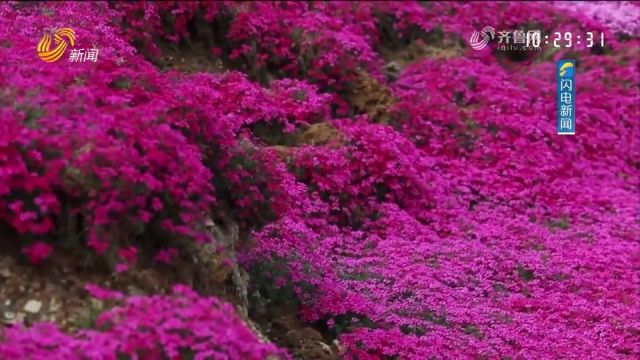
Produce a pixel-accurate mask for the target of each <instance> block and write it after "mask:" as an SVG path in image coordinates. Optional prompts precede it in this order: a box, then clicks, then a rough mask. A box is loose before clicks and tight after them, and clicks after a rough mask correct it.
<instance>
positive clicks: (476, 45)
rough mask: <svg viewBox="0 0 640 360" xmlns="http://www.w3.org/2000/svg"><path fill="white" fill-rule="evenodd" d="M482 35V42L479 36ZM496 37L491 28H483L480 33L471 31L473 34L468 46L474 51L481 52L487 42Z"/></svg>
mask: <svg viewBox="0 0 640 360" xmlns="http://www.w3.org/2000/svg"><path fill="white" fill-rule="evenodd" d="M481 35H482V40H480V36H481ZM494 37H496V29H494V28H492V27H491V26H485V27H484V28H483V29H482V30H481V31H480V32H477V31H475V30H473V34H471V38H470V39H469V44H471V47H472V48H473V49H474V50H482V49H484V47H485V46H487V44H488V43H489V41H491V40H493V38H494Z"/></svg>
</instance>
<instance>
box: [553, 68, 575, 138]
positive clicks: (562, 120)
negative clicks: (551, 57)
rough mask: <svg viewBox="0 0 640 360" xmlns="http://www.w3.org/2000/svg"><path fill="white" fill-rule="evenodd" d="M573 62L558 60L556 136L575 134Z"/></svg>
mask: <svg viewBox="0 0 640 360" xmlns="http://www.w3.org/2000/svg"><path fill="white" fill-rule="evenodd" d="M575 68H576V61H575V60H558V63H557V69H556V71H557V74H558V86H557V89H558V102H557V107H558V123H557V130H558V135H575V134H576V106H575V105H576V86H575V85H576V83H575Z"/></svg>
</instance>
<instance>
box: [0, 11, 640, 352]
mask: <svg viewBox="0 0 640 360" xmlns="http://www.w3.org/2000/svg"><path fill="white" fill-rule="evenodd" d="M602 9H606V11H604V10H602ZM639 9H640V7H638V5H637V4H635V3H626V2H625V3H623V4H616V3H594V4H591V3H567V2H557V3H549V2H539V3H536V2H512V3H506V2H498V3H487V2H465V3H456V2H432V3H417V2H416V3H414V2H361V3H358V2H322V3H316V2H257V3H246V2H237V3H236V2H227V1H225V2H159V3H152V2H134V3H107V2H67V3H62V2H61V3H2V4H0V39H2V40H0V58H1V59H2V61H3V62H2V65H0V94H1V97H0V222H1V223H2V225H3V226H5V225H6V226H7V227H8V228H10V229H11V231H12V232H14V233H16V234H18V237H17V238H18V240H17V243H12V244H8V245H10V246H9V247H11V246H13V247H18V248H19V251H18V252H17V253H16V256H19V257H20V258H21V259H23V260H26V261H28V262H30V263H32V264H33V265H34V266H42V265H43V264H46V263H47V261H48V260H49V259H50V258H51V257H52V256H55V254H56V252H57V251H59V250H60V249H63V248H65V249H68V248H72V249H76V250H78V251H79V252H78V253H79V254H82V255H81V256H83V257H86V259H90V261H93V262H103V263H105V264H106V265H108V268H109V269H110V270H111V271H115V272H118V273H126V272H130V271H137V270H136V269H138V268H139V267H140V266H143V265H144V266H149V265H148V264H150V263H154V262H155V263H157V264H156V265H153V266H168V264H171V263H172V261H173V259H174V258H177V257H180V256H181V253H183V252H185V251H186V248H185V246H184V244H185V243H191V242H195V243H198V244H202V243H213V244H214V246H215V247H216V248H217V250H218V252H220V253H221V254H223V255H225V254H226V255H228V259H227V261H228V262H235V261H238V263H239V264H240V265H241V266H242V267H243V268H245V269H247V270H248V271H249V272H250V273H251V274H252V279H251V281H252V282H253V283H252V284H251V287H252V288H255V289H257V290H256V292H257V293H258V297H268V296H277V294H280V293H279V292H277V291H271V290H265V289H272V288H286V289H290V290H291V291H290V292H289V293H288V295H287V296H292V297H293V298H294V301H292V302H291V303H290V304H295V306H296V307H295V308H292V309H290V310H292V311H296V312H297V315H299V317H300V318H301V319H303V320H304V321H306V322H307V323H308V324H309V325H311V326H315V327H316V328H317V329H319V330H321V332H322V335H323V337H324V339H323V340H326V341H328V342H331V341H333V340H335V341H336V343H338V344H339V346H338V347H337V348H338V351H337V352H338V353H337V354H334V355H338V356H340V357H341V358H343V359H360V360H362V359H458V358H470V359H483V358H487V359H493V358H500V359H547V358H574V357H588V358H597V359H619V358H635V357H638V356H640V310H638V309H640V306H639V304H640V299H639V293H638V282H639V281H640V279H639V278H638V274H639V271H640V247H639V243H638V240H639V236H638V235H639V231H638V226H639V218H638V214H639V212H638V211H639V210H640V206H639V205H640V204H639V201H638V188H639V186H640V179H639V175H638V173H639V170H640V125H639V122H638V119H639V116H640V111H639V108H638V104H639V103H640V101H639V99H640V98H639V95H638V89H639V86H640V73H639V69H640V67H639V66H638V65H639V63H638V59H639V58H640V56H639V46H638V45H639V44H640V39H639V38H638V36H640V33H639V32H638V29H639V28H638V24H637V20H636V19H637V18H638V17H637V16H633V14H636V15H637V14H638V12H639V11H640V10H639ZM486 25H492V26H494V27H496V28H499V29H502V28H509V29H525V28H531V27H534V28H535V27H537V28H538V29H540V30H542V31H543V32H544V33H545V34H549V33H553V32H555V31H561V32H572V33H576V34H578V33H585V32H587V31H594V32H604V33H605V35H606V37H607V43H606V46H604V47H594V48H586V47H584V46H583V47H577V46H576V47H574V48H552V47H549V46H544V47H543V51H541V52H539V53H536V54H534V55H531V56H529V57H527V58H524V60H523V59H522V58H520V57H518V56H513V54H510V53H501V52H499V51H496V50H494V49H492V48H491V47H486V48H485V49H482V50H479V51H477V50H473V49H471V48H470V47H469V46H468V42H467V40H468V37H469V34H470V33H471V32H473V31H474V30H478V29H481V28H482V27H484V26H486ZM62 27H70V28H72V29H74V30H75V34H76V40H75V46H76V47H79V48H97V49H98V50H99V53H98V54H99V55H98V58H97V59H96V61H85V62H72V61H69V59H68V58H65V57H63V58H62V59H61V60H59V61H56V62H45V61H42V60H41V59H40V58H39V57H38V54H37V52H36V44H37V41H38V40H39V39H40V37H41V36H42V33H43V31H44V32H49V33H55V32H56V31H57V29H59V28H62ZM62 41H64V40H62ZM193 47H198V48H204V49H205V50H206V51H205V53H206V54H209V55H208V56H210V57H215V58H217V59H220V61H221V62H222V63H223V64H225V66H226V67H227V70H226V71H225V72H224V73H208V72H195V73H192V74H187V73H181V72H179V71H175V70H172V69H160V68H158V67H157V66H155V65H154V64H156V63H157V59H158V58H159V57H161V56H162V53H163V51H166V49H167V48H175V49H178V51H182V50H184V49H189V48H193ZM416 49H418V50H420V51H419V52H416V53H415V54H414V53H412V52H415V50H416ZM434 49H437V50H434ZM438 54H446V55H438ZM562 58H571V59H575V60H576V62H577V66H576V70H575V71H576V79H577V91H576V108H577V109H578V110H577V111H576V123H577V128H578V129H577V134H576V135H575V136H568V137H563V136H558V135H556V129H555V121H556V94H555V91H554V88H555V81H556V79H555V62H554V61H555V60H558V59H562ZM391 65H393V66H391ZM394 67H395V68H396V72H395V73H394V74H392V75H393V76H391V75H390V74H389V69H390V68H394ZM362 74H366V79H367V81H368V82H367V83H366V84H365V85H363V83H362V79H363V76H362ZM371 84H373V85H371ZM374 87H375V89H374ZM376 89H377V90H380V92H381V93H383V94H384V100H382V99H379V101H380V102H384V106H378V105H379V104H377V103H376V97H375V96H371V97H370V98H371V99H368V100H366V101H359V102H358V103H357V104H356V103H355V102H354V98H353V96H354V93H355V95H362V94H359V93H361V92H369V91H370V92H371V93H374V92H375V91H377V90H376ZM368 101H369V102H370V107H376V109H381V110H380V111H382V112H383V114H382V115H380V116H370V112H368V111H367V108H368V107H369V102H368ZM220 212H224V213H226V217H228V218H232V219H233V220H234V221H235V222H237V223H238V224H240V226H241V228H242V229H241V231H240V232H239V233H240V234H241V235H240V236H242V237H243V239H241V240H246V241H242V243H233V244H229V243H228V242H225V239H222V238H217V237H216V236H214V235H213V234H212V233H211V232H210V231H207V230H206V226H205V225H206V224H207V223H208V221H209V220H210V219H211V218H213V217H214V215H215V214H217V213H220ZM216 221H217V219H216ZM0 228H3V227H0ZM0 235H2V234H0ZM0 241H6V240H4V238H2V239H1V240H0ZM0 248H2V247H0ZM86 259H84V258H83V259H79V260H78V262H81V261H82V262H85V261H86ZM234 265H235V264H234ZM88 290H89V291H90V292H91V294H92V295H93V296H94V297H98V298H103V300H108V301H113V302H114V306H115V307H113V308H112V309H110V310H107V311H105V312H104V313H103V314H102V315H101V316H99V317H98V321H97V322H96V323H95V324H94V325H93V326H94V327H93V328H91V329H87V330H82V331H79V332H72V333H66V332H64V331H63V330H61V329H59V328H58V327H56V326H55V325H52V324H45V323H42V324H35V325H33V326H32V327H30V328H29V327H27V328H24V327H15V328H7V329H0V357H6V358H16V359H57V358H60V359H75V358H77V359H83V358H89V359H116V358H117V359H120V358H127V359H129V358H130V359H135V358H141V359H163V358H169V359H192V358H193V359H267V358H272V359H276V358H289V356H290V355H289V354H288V353H287V351H286V350H282V349H279V348H277V347H276V346H274V345H271V344H265V343H262V342H260V341H259V340H257V337H256V336H255V335H254V334H253V333H252V332H251V330H249V329H248V328H246V327H245V325H244V324H243V323H242V321H241V320H240V318H239V317H238V315H237V314H235V313H234V310H233V308H232V306H231V305H229V304H227V303H224V302H223V301H221V300H218V299H217V298H215V297H204V296H200V295H198V294H197V293H196V292H195V291H194V290H191V289H189V288H186V287H183V286H178V287H176V289H175V291H174V293H173V294H171V295H148V296H142V295H128V294H121V293H117V292H109V291H107V290H104V289H100V288H97V287H94V286H89V287H88ZM274 294H276V295H274ZM0 300H2V299H0ZM268 300H269V301H272V302H274V303H275V302H276V300H277V299H268ZM291 306H293V305H291ZM250 313H251V312H250ZM176 314H177V316H176Z"/></svg>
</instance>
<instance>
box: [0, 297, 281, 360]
mask: <svg viewBox="0 0 640 360" xmlns="http://www.w3.org/2000/svg"><path fill="white" fill-rule="evenodd" d="M87 290H89V292H90V294H91V295H92V296H94V297H96V298H99V299H103V300H111V301H121V302H122V303H121V304H119V305H117V306H115V307H113V308H111V309H110V310H108V311H106V312H104V313H102V314H101V315H100V316H99V317H98V318H97V319H96V324H95V326H96V328H97V329H98V330H94V329H87V330H81V331H79V332H77V333H76V334H73V335H68V334H65V333H63V332H61V331H60V330H59V329H58V328H57V327H56V326H55V325H53V324H49V323H41V324H37V325H35V326H33V327H31V328H29V329H26V330H25V329H22V328H10V329H6V330H3V331H0V336H2V338H3V339H4V340H5V341H4V342H3V343H0V357H2V358H3V359H34V360H36V359H37V360H40V359H42V360H45V359H67V360H75V359H105V360H107V359H149V360H155V359H237V360H245V359H252V360H263V359H266V358H267V357H271V358H272V359H289V356H288V355H287V354H286V353H285V352H283V351H281V350H278V349H276V348H275V347H274V346H273V345H271V344H265V343H262V342H260V340H258V338H257V337H256V335H255V334H253V333H252V332H251V330H249V329H247V328H246V327H245V325H244V323H243V322H242V321H241V320H240V319H239V318H238V317H237V316H236V315H235V314H234V308H233V306H231V304H228V303H223V302H220V301H219V300H217V299H215V298H203V297H200V296H198V295H197V294H195V293H194V292H193V291H192V290H190V289H188V288H186V287H184V286H179V285H176V286H175V287H174V289H173V293H172V294H171V295H168V296H159V295H158V296H131V297H126V298H125V297H123V296H122V294H120V293H117V292H113V291H109V290H105V289H101V288H98V287H96V286H93V285H91V286H87Z"/></svg>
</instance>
